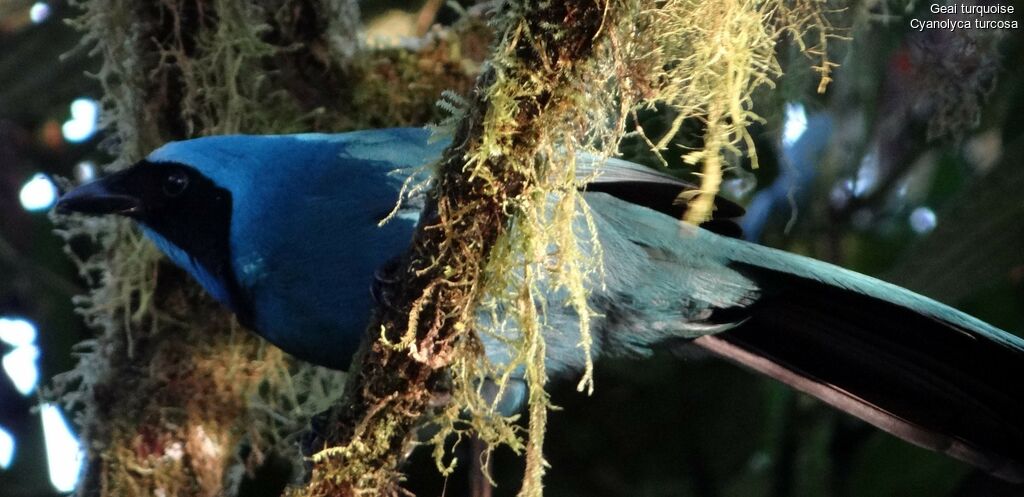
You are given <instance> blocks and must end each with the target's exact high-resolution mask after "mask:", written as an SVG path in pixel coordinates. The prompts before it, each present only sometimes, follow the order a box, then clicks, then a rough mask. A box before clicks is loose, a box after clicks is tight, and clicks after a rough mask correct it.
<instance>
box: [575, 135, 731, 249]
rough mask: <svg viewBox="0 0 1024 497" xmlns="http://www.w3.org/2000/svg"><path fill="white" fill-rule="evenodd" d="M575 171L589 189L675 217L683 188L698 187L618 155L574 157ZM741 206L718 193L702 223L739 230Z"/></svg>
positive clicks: (681, 207) (682, 208) (724, 231)
mask: <svg viewBox="0 0 1024 497" xmlns="http://www.w3.org/2000/svg"><path fill="white" fill-rule="evenodd" d="M576 175H577V177H578V178H579V179H580V181H584V182H586V185H585V186H584V188H585V189H586V190H587V191H589V192H602V193H607V194H609V195H612V196H613V197H616V198H618V199H620V200H625V201H626V202H629V203H632V204H637V205H642V206H644V207H647V208H649V209H653V210H656V211H658V212H661V213H663V214H667V215H669V216H672V217H673V218H676V219H682V218H683V217H684V216H685V215H686V209H687V206H688V202H687V199H686V198H684V197H682V196H681V195H682V194H683V193H684V192H688V191H694V190H697V189H699V187H698V186H697V185H694V184H693V183H689V182H687V181H684V180H681V179H679V178H676V177H674V176H670V175H668V174H665V173H663V172H660V171H657V170H654V169H651V168H649V167H646V166H642V165H640V164H636V163H634V162H629V161H625V160H621V159H604V160H601V159H598V158H595V157H594V156H592V155H589V154H580V155H578V156H577V157H576ZM743 213H744V211H743V207H740V206H739V205H737V204H736V203H734V202H732V201H730V200H728V199H725V198H723V197H721V196H716V197H715V208H714V211H713V212H712V214H711V219H709V220H707V221H706V222H704V223H703V224H701V227H702V228H704V229H707V230H709V231H712V232H715V233H718V234H720V235H726V236H730V237H739V236H740V235H741V234H742V230H741V229H740V226H739V224H737V222H736V218H739V217H741V216H743Z"/></svg>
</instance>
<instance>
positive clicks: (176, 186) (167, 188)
mask: <svg viewBox="0 0 1024 497" xmlns="http://www.w3.org/2000/svg"><path fill="white" fill-rule="evenodd" d="M163 188H164V194H165V195H167V196H168V197H177V196H178V195H181V192H183V191H185V189H186V188H188V174H185V171H182V170H180V169H179V170H174V171H171V172H170V173H168V174H167V176H165V177H164V184H163Z"/></svg>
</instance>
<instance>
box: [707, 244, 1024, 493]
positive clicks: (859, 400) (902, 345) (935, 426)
mask: <svg viewBox="0 0 1024 497" xmlns="http://www.w3.org/2000/svg"><path fill="white" fill-rule="evenodd" d="M759 248H760V249H763V247H759ZM771 252H773V254H769V255H771V256H772V257H767V258H763V259H761V261H759V262H758V263H757V264H754V263H752V262H753V260H752V259H747V260H746V261H743V262H737V263H735V264H734V267H735V268H736V269H737V270H739V271H740V272H742V273H744V274H746V275H748V276H749V277H750V278H751V279H753V280H754V281H756V282H757V284H758V285H759V286H760V288H761V289H762V295H761V298H760V299H759V300H758V302H757V303H756V304H754V306H752V307H749V308H747V309H745V310H743V312H744V315H746V316H747V318H746V321H745V322H744V323H743V324H742V325H740V326H738V327H736V328H734V329H732V330H730V331H727V332H723V333H720V334H717V335H714V336H706V337H702V338H700V339H698V340H697V341H696V343H697V344H698V345H700V346H702V347H704V348H706V349H708V350H710V351H712V352H714V353H716V354H718V355H721V356H724V357H726V358H729V359H731V360H733V361H735V362H738V363H740V364H743V365H745V366H748V367H750V368H752V369H754V370H757V371H759V372H761V373H764V374H766V375H769V376H771V377H774V378H776V379H778V380H780V381H782V382H784V383H787V384H789V385H791V386H793V387H795V388H797V389H799V390H802V391H804V392H807V393H809V394H811V395H814V396H816V397H818V398H820V399H822V400H823V401H825V402H826V403H828V404H831V405H833V406H835V407H837V408H839V409H841V410H843V411H846V412H849V413H850V414H852V415H854V416H857V417H859V418H861V419H863V420H865V421H867V422H869V423H871V424H873V425H875V426H877V427H879V428H881V429H883V430H885V431H887V432H889V433H891V434H893V435H896V436H897V437H900V438H902V439H905V440H907V441H909V442H912V443H915V444H917V445H920V446H923V447H926V448H929V449H933V450H937V451H941V452H945V453H947V454H949V455H951V456H953V457H956V458H958V459H961V460H964V461H966V462H969V463H971V464H974V465H976V466H978V467H981V468H983V469H985V470H987V471H989V472H990V473H992V474H994V475H996V476H999V477H1001V478H1004V479H1007V480H1011V481H1018V482H1020V481H1024V340H1021V339H1019V338H1017V337H1015V336H1012V335H1009V334H1007V333H1004V332H1001V331H999V330H997V329H995V328H993V327H991V326H989V325H987V324H985V323H983V322H981V321H978V320H976V319H974V318H971V317H969V316H967V315H965V314H963V313H960V312H958V311H956V310H954V309H952V308H950V307H948V306H945V305H943V304H940V303H938V302H935V301H932V300H930V299H927V298H924V297H921V296H919V295H916V294H914V293H912V292H909V291H907V290H904V289H901V288H899V287H895V286H893V285H889V284H887V283H883V282H881V281H878V280H873V279H871V278H868V277H866V276H863V275H860V274H857V273H853V272H850V271H846V270H842V269H840V268H837V267H834V266H830V265H827V264H824V263H821V262H818V261H811V260H810V259H805V258H802V257H799V256H794V255H792V254H783V255H782V256H780V255H779V254H781V253H779V252H777V251H771ZM761 255H762V256H764V255H765V254H761ZM741 259H743V258H742V257H741ZM768 260H770V261H773V262H772V266H771V267H765V266H766V264H765V263H764V262H763V261H768ZM796 267H799V269H800V270H799V271H790V269H791V268H796Z"/></svg>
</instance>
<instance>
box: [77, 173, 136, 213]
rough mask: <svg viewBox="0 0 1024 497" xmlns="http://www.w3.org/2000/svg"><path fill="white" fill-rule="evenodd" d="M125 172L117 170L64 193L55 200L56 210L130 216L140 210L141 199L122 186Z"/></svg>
mask: <svg viewBox="0 0 1024 497" xmlns="http://www.w3.org/2000/svg"><path fill="white" fill-rule="evenodd" d="M126 173H127V171H121V172H117V173H114V174H112V175H110V176H107V177H105V178H102V179H99V180H96V181H93V182H92V183H87V184H85V185H82V186H79V187H78V188H75V189H74V190H71V191H70V192H67V193H65V194H64V195H63V196H62V197H61V198H60V200H59V201H57V212H59V213H61V214H68V213H71V212H79V213H82V214H89V215H93V216H99V215H104V214H120V215H123V216H131V215H133V214H137V213H139V212H141V210H142V201H141V200H139V198H138V197H136V196H134V195H131V194H130V193H128V192H127V191H126V189H125V188H124V179H125V176H126Z"/></svg>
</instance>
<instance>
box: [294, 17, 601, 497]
mask: <svg viewBox="0 0 1024 497" xmlns="http://www.w3.org/2000/svg"><path fill="white" fill-rule="evenodd" d="M505 8H506V10H505V11H504V12H502V13H500V14H498V16H497V20H496V21H495V22H496V23H497V26H498V30H497V31H498V33H497V34H498V39H499V42H498V43H497V45H496V47H495V49H494V53H493V55H492V58H491V62H490V68H489V69H488V70H487V71H486V72H485V73H484V74H483V75H482V76H481V77H480V78H479V80H478V82H477V87H476V89H475V90H474V93H473V98H472V101H471V103H470V104H469V108H468V109H467V110H466V114H465V116H464V117H463V119H462V121H461V123H460V125H459V127H458V129H457V130H456V131H455V134H454V140H453V146H452V147H451V148H450V149H449V150H447V151H446V153H445V154H444V157H443V158H442V160H441V162H440V165H439V166H438V168H437V175H436V185H435V188H434V190H433V194H432V196H431V199H432V203H431V205H430V206H428V208H427V209H426V211H425V212H424V215H423V216H422V219H423V221H421V225H420V226H419V229H418V230H417V233H416V235H415V237H414V240H413V243H412V247H411V248H410V250H409V251H408V253H407V254H406V255H405V256H404V258H403V264H402V268H401V269H400V270H398V272H397V276H399V277H398V278H396V281H398V283H396V285H395V287H394V288H392V289H391V290H390V293H391V295H392V297H391V298H390V299H389V300H390V301H391V303H392V305H391V306H386V307H381V308H378V309H377V312H376V313H375V319H374V320H373V324H372V325H371V326H370V329H369V332H368V337H367V338H368V339H367V340H366V341H365V342H364V346H363V348H362V350H361V352H360V353H359V354H358V355H357V360H356V363H357V364H358V367H357V369H356V370H355V371H354V373H353V374H352V376H351V379H350V383H349V388H348V390H347V394H346V397H345V400H344V402H343V404H342V405H341V406H339V407H338V408H336V409H334V410H333V412H332V414H331V422H330V425H329V429H328V431H327V432H326V433H325V434H324V435H325V439H324V440H322V441H321V443H323V444H325V446H326V448H325V449H324V450H321V451H320V452H318V453H317V454H315V455H314V456H313V458H312V460H313V463H314V469H313V479H312V481H311V483H310V484H309V486H308V487H307V488H306V489H305V495H310V496H314V495H315V496H327V495H392V494H398V493H400V487H399V482H400V480H401V476H400V473H399V472H398V463H399V462H400V460H401V458H402V456H403V455H404V454H405V453H406V451H407V449H408V448H409V446H410V444H411V442H412V441H413V439H414V437H415V435H416V431H417V428H418V427H420V425H421V423H422V422H423V420H424V419H425V418H426V417H427V416H429V415H430V414H432V413H433V412H435V411H436V410H437V408H438V407H444V406H445V404H446V400H448V399H450V398H451V396H452V393H453V390H452V381H453V380H454V381H455V382H459V381H460V380H465V378H459V377H453V373H452V371H451V370H450V369H449V367H451V366H454V365H456V364H457V363H458V362H459V361H460V360H466V356H467V355H469V356H470V357H469V359H468V360H469V361H470V362H473V361H476V360H478V359H479V354H480V353H481V349H480V347H479V346H478V345H475V344H476V343H477V338H476V337H475V335H474V334H473V327H474V324H475V323H476V319H475V315H476V312H477V311H476V304H478V303H479V302H480V301H481V300H482V299H483V298H484V297H485V296H486V295H487V292H488V290H487V289H488V288H496V287H497V288H502V289H504V288H505V286H506V285H505V284H503V283H497V284H496V283H495V281H493V274H491V273H490V272H489V271H488V269H489V264H490V263H491V262H490V261H491V257H493V254H494V253H495V251H496V247H499V246H500V245H501V244H502V242H501V240H502V239H503V238H505V237H509V236H510V230H511V228H512V226H514V225H515V224H516V223H517V222H520V221H522V219H521V218H522V217H528V215H529V214H530V213H533V212H537V211H535V210H533V209H534V208H535V207H534V206H535V204H538V194H539V199H540V201H539V208H540V209H542V210H543V209H546V208H547V204H546V202H547V197H546V196H545V194H546V193H549V191H546V190H540V189H539V188H540V187H543V188H551V186H552V185H551V178H559V181H561V182H562V185H563V190H568V191H570V192H572V191H573V187H574V186H575V178H574V175H573V174H571V170H570V174H568V175H565V174H564V172H563V170H562V169H561V168H562V167H564V165H563V164H562V163H561V162H558V161H549V160H547V159H546V158H548V157H555V156H556V155H555V154H554V153H553V152H554V151H555V150H556V148H557V147H559V146H562V145H563V144H564V143H565V142H564V140H563V138H564V137H562V136H559V135H557V134H553V133H552V131H553V129H552V128H551V127H550V125H551V123H552V122H554V121H563V120H565V116H566V115H572V114H575V111H574V108H575V99H576V97H577V96H578V93H576V92H575V91H571V90H572V89H573V85H574V84H575V82H576V81H578V77H579V74H578V71H579V68H580V67H581V66H583V65H585V64H586V63H587V61H588V60H589V57H590V56H591V55H592V54H593V47H594V45H595V42H596V40H598V39H599V32H600V28H601V25H602V24H601V23H602V20H603V18H604V14H605V12H604V9H605V8H606V5H604V4H603V3H601V2H594V1H593V0H568V1H561V2H545V1H538V2H509V4H507V5H506V6H505ZM555 130H556V132H557V131H558V128H555ZM565 186H568V188H567V189H566V188H564V187H565ZM531 221H533V220H531ZM534 222H535V221H534ZM528 233H529V231H520V232H518V233H517V234H516V235H515V236H518V237H525V239H527V240H528V241H527V242H526V243H525V246H526V247H527V248H528V249H530V250H531V251H532V253H530V254H529V255H528V256H527V257H528V260H529V263H528V264H526V265H525V266H522V268H523V271H525V273H523V274H524V280H525V281H526V282H527V284H524V285H520V286H518V287H517V288H518V289H519V290H518V292H517V298H515V299H514V301H515V302H516V305H515V308H516V309H517V313H518V314H519V316H520V319H518V320H517V321H518V324H519V326H520V330H521V334H522V337H523V339H524V340H523V342H524V343H525V344H527V345H526V346H525V347H524V348H525V349H526V350H528V355H527V357H526V360H527V361H528V367H527V373H526V375H527V380H528V382H529V383H530V384H531V387H532V388H531V427H532V429H531V430H530V433H529V435H530V438H529V442H528V443H530V444H533V445H534V446H535V449H534V450H530V451H528V456H527V474H528V480H527V482H526V483H525V484H524V490H523V492H524V493H528V494H530V495H535V494H537V493H539V491H540V477H541V475H542V474H543V467H544V462H543V458H542V456H541V452H540V450H539V447H540V444H541V443H542V440H543V426H544V424H543V420H544V417H545V414H546V409H547V400H546V395H545V394H544V391H543V386H544V384H545V383H546V381H547V378H546V373H545V371H544V366H543V365H544V344H543V340H542V339H541V338H540V331H541V330H540V324H539V323H540V321H539V319H538V317H537V316H536V315H535V313H536V312H538V308H537V306H536V302H537V298H538V296H537V295H536V293H535V292H536V287H535V286H534V285H535V283H533V282H535V281H536V278H535V277H534V276H532V275H531V274H530V272H531V271H533V270H534V267H533V265H532V263H533V262H534V259H533V257H534V255H535V254H539V255H541V256H543V254H544V253H545V252H546V247H547V242H548V241H549V240H548V239H547V238H543V237H535V238H532V239H531V238H530V235H529V234H528ZM520 240H521V241H522V240H523V238H520ZM506 253H507V254H508V253H510V252H506ZM580 290H581V291H582V287H581V288H580ZM380 337H383V340H380V339H378V338H380ZM394 344H399V345H401V346H400V347H396V346H395V345H394ZM459 387H461V388H466V387H467V385H465V384H461V385H456V388H459ZM456 395H457V393H456ZM455 414H456V415H457V413H455Z"/></svg>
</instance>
